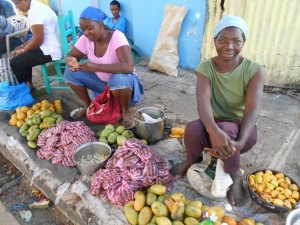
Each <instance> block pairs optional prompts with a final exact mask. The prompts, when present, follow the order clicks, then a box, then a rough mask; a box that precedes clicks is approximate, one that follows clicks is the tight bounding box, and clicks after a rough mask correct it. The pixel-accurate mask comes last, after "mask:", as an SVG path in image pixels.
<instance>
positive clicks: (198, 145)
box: [171, 15, 265, 206]
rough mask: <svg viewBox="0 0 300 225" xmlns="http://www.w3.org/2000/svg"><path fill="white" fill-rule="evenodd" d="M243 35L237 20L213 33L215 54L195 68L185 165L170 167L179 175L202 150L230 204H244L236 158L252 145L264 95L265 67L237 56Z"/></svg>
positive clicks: (245, 31)
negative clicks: (218, 171) (218, 165)
mask: <svg viewBox="0 0 300 225" xmlns="http://www.w3.org/2000/svg"><path fill="white" fill-rule="evenodd" d="M247 37H248V28H247V25H246V23H245V21H244V20H243V19H242V18H241V17H237V16H233V15H224V16H223V17H222V19H221V20H220V22H219V23H218V25H217V26H216V28H215V32H214V44H215V47H216V51H217V56H215V57H213V58H211V59H208V60H206V61H204V62H202V63H201V64H200V65H199V66H198V67H197V68H196V75H197V84H196V99H197V109H198V114H199V119H198V120H195V121H192V122H191V123H189V124H188V125H187V127H186V131H185V135H184V145H185V149H186V155H187V159H186V161H184V162H182V163H179V164H177V165H175V166H174V167H173V168H172V169H171V173H172V174H173V175H181V176H182V175H184V174H185V173H186V172H187V170H188V168H189V167H190V166H191V165H192V164H194V163H196V162H197V161H198V159H199V157H200V156H201V155H202V152H203V151H204V150H205V149H210V150H209V152H210V153H211V154H212V155H213V156H215V157H217V158H219V159H221V160H222V161H223V163H224V171H225V172H226V173H227V174H229V175H230V177H231V179H232V181H233V183H232V185H231V186H230V188H229V190H228V191H227V199H228V201H229V203H230V204H232V205H235V206H241V205H243V204H244V203H245V202H246V201H245V200H246V198H245V190H244V187H243V180H242V174H241V170H240V154H243V153H245V152H247V151H249V150H250V149H251V148H252V147H253V146H254V145H255V144H256V141H257V129H256V119H257V116H258V112H259V108H260V104H261V101H262V97H263V86H264V78H265V69H264V68H263V66H262V65H260V64H258V63H257V62H254V61H252V60H249V59H247V58H244V57H243V56H241V55H240V52H241V51H242V49H243V47H244V44H245V41H246V39H247Z"/></svg>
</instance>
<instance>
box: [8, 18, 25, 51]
mask: <svg viewBox="0 0 300 225" xmlns="http://www.w3.org/2000/svg"><path fill="white" fill-rule="evenodd" d="M7 20H8V22H9V23H11V24H12V25H13V26H14V28H15V30H16V32H14V33H11V34H7V35H6V54H7V57H9V53H10V43H9V39H10V38H11V37H19V38H21V39H22V40H23V41H25V39H26V36H27V34H28V31H29V30H30V25H29V22H28V19H27V17H26V16H22V15H14V16H11V17H9V18H7Z"/></svg>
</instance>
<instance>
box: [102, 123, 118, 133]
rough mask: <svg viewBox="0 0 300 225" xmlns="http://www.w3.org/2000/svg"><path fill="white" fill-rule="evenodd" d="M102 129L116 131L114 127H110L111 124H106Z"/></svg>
mask: <svg viewBox="0 0 300 225" xmlns="http://www.w3.org/2000/svg"><path fill="white" fill-rule="evenodd" d="M104 129H111V130H112V131H115V130H116V129H115V126H114V125H112V124H107V125H106V126H105V128H104Z"/></svg>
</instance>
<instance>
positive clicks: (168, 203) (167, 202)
mask: <svg viewBox="0 0 300 225" xmlns="http://www.w3.org/2000/svg"><path fill="white" fill-rule="evenodd" d="M174 203H175V201H174V200H173V199H172V198H171V197H169V196H167V197H166V198H165V205H166V206H167V208H168V210H169V212H172V208H173V205H174Z"/></svg>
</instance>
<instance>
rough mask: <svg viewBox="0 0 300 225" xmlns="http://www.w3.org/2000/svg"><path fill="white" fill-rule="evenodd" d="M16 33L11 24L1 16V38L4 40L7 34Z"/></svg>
mask: <svg viewBox="0 0 300 225" xmlns="http://www.w3.org/2000/svg"><path fill="white" fill-rule="evenodd" d="M14 32H15V28H14V26H13V25H11V23H9V22H8V21H7V19H5V18H4V17H3V16H1V15H0V38H4V37H5V36H6V35H7V34H11V33H14Z"/></svg>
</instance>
